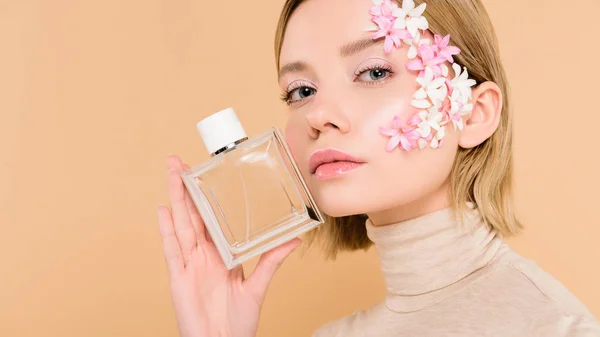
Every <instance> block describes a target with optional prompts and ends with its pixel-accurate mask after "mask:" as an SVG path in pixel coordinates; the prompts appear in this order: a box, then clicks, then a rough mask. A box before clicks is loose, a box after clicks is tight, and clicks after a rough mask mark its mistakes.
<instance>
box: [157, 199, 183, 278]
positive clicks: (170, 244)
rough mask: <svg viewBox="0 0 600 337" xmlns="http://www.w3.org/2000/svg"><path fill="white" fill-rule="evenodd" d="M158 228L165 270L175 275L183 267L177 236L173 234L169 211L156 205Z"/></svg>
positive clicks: (173, 229)
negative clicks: (165, 265)
mask: <svg viewBox="0 0 600 337" xmlns="http://www.w3.org/2000/svg"><path fill="white" fill-rule="evenodd" d="M158 228H159V231H160V237H161V239H162V246H163V253H164V255H165V261H166V263H167V270H168V271H169V274H170V275H175V274H177V273H178V272H180V271H181V270H182V269H183V258H182V254H181V247H180V246H179V241H177V236H176V235H175V228H174V227H173V219H172V218H171V212H170V211H169V208H168V207H165V206H159V207H158Z"/></svg>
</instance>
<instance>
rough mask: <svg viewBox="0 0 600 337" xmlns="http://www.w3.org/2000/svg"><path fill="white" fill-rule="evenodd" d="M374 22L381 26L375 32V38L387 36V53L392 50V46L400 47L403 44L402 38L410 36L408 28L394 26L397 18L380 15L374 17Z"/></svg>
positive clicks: (384, 44)
mask: <svg viewBox="0 0 600 337" xmlns="http://www.w3.org/2000/svg"><path fill="white" fill-rule="evenodd" d="M373 22H375V23H376V24H377V26H379V31H377V32H376V33H375V34H373V36H372V38H373V39H378V38H380V37H384V36H385V42H384V43H383V49H384V50H385V52H386V53H389V52H391V51H392V48H393V47H394V46H396V48H400V47H401V46H402V42H401V40H402V39H406V38H409V37H410V34H409V33H408V31H407V30H406V29H398V28H395V27H394V23H395V22H396V21H395V20H390V19H388V18H385V17H383V16H379V17H376V18H374V19H373Z"/></svg>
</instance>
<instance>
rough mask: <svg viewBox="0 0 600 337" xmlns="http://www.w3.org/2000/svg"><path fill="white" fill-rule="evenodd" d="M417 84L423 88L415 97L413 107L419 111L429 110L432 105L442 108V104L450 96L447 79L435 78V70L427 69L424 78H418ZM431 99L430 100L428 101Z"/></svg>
mask: <svg viewBox="0 0 600 337" xmlns="http://www.w3.org/2000/svg"><path fill="white" fill-rule="evenodd" d="M417 82H418V83H419V84H420V85H421V88H420V89H419V90H418V91H417V92H416V93H415V94H414V95H413V97H414V98H415V99H414V100H412V102H411V105H412V106H414V107H416V108H419V109H428V108H430V107H431V106H432V105H433V106H435V107H438V108H439V107H441V106H442V102H443V101H444V99H445V98H446V96H447V95H448V87H447V86H446V78H445V77H438V78H435V79H434V78H433V70H431V68H425V74H424V75H423V77H417ZM427 98H429V100H427Z"/></svg>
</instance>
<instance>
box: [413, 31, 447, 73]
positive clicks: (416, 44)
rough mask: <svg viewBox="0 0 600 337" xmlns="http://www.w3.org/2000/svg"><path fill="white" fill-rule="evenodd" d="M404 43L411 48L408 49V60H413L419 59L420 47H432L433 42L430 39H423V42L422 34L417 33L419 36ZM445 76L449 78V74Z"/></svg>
mask: <svg viewBox="0 0 600 337" xmlns="http://www.w3.org/2000/svg"><path fill="white" fill-rule="evenodd" d="M404 43H406V44H407V45H409V46H410V48H409V49H408V59H410V60H412V59H414V58H415V57H417V55H419V47H420V46H422V45H424V44H426V45H431V40H429V39H422V40H421V33H419V31H417V35H416V36H414V37H413V38H412V40H411V39H406V40H404ZM445 76H448V74H446V75H445Z"/></svg>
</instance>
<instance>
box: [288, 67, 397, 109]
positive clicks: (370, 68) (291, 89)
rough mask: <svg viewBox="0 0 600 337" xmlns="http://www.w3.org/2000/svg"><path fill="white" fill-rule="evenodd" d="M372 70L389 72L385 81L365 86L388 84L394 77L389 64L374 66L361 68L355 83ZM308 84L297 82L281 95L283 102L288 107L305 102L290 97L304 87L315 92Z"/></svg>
mask: <svg viewBox="0 0 600 337" xmlns="http://www.w3.org/2000/svg"><path fill="white" fill-rule="evenodd" d="M372 70H384V71H386V72H387V76H386V77H385V78H383V79H380V80H375V81H366V82H365V84H366V85H379V84H382V83H384V82H386V81H387V80H389V79H390V77H392V76H394V72H393V71H392V67H390V66H389V65H387V64H373V65H370V66H367V67H364V68H360V69H359V70H357V71H356V73H354V82H356V80H357V79H358V77H359V76H360V75H362V74H363V73H364V72H366V71H372ZM306 84H307V83H303V82H296V83H294V84H292V86H291V87H290V88H288V89H287V90H286V91H285V92H284V93H282V94H281V100H282V101H283V102H284V103H286V104H287V105H292V104H296V103H299V102H301V101H303V100H304V98H301V99H298V100H296V101H292V100H291V98H290V96H291V94H292V93H293V92H294V90H296V89H300V88H304V87H308V88H311V89H313V90H316V89H314V88H313V87H311V86H310V85H306Z"/></svg>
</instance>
